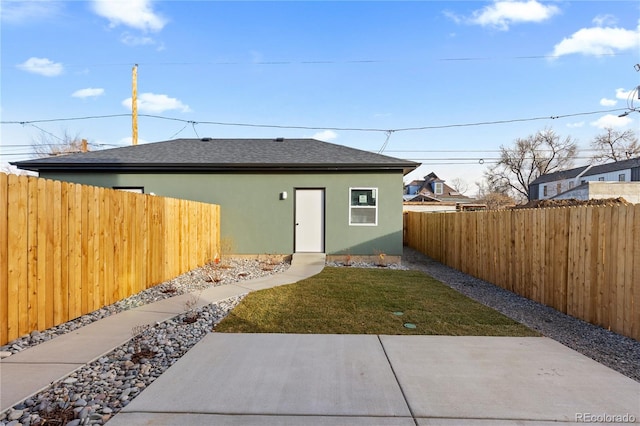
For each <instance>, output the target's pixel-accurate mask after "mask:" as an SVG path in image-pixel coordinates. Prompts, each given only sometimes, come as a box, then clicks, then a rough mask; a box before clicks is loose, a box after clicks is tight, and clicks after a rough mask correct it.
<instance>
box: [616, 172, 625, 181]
mask: <svg viewBox="0 0 640 426" xmlns="http://www.w3.org/2000/svg"><path fill="white" fill-rule="evenodd" d="M625 178H626V175H625V174H624V173H620V174H619V175H618V182H624V181H625Z"/></svg>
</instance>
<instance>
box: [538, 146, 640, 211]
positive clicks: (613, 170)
mask: <svg viewBox="0 0 640 426" xmlns="http://www.w3.org/2000/svg"><path fill="white" fill-rule="evenodd" d="M617 197H623V198H624V199H625V200H627V201H628V202H630V203H640V157H638V158H632V159H630V160H624V161H618V162H614V163H606V164H599V165H589V166H582V167H577V168H575V169H570V170H563V171H561V172H555V173H549V174H546V175H542V176H540V177H539V178H537V179H536V180H534V181H533V182H531V184H529V200H531V201H532V200H547V199H556V200H561V199H569V198H575V199H578V200H589V199H598V198H617Z"/></svg>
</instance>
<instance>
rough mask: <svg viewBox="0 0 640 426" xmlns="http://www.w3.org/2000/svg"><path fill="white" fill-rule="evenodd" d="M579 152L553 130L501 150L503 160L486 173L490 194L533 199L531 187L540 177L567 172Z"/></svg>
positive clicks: (567, 138) (569, 139)
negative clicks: (562, 171) (496, 193)
mask: <svg viewBox="0 0 640 426" xmlns="http://www.w3.org/2000/svg"><path fill="white" fill-rule="evenodd" d="M577 152H578V146H577V144H576V142H575V141H574V140H573V139H572V138H571V137H570V136H567V137H566V138H564V139H562V138H561V137H560V136H559V135H557V134H556V133H555V132H554V131H553V130H552V129H548V128H545V129H544V130H541V131H538V132H537V133H536V134H535V135H529V136H528V137H526V138H524V139H520V138H518V139H516V140H515V141H514V144H513V146H510V147H507V146H504V145H502V146H500V160H499V161H498V163H497V164H496V165H495V166H492V167H490V168H489V169H488V170H486V171H485V172H484V177H485V180H486V183H487V186H488V188H490V192H498V193H502V194H508V195H510V196H512V197H513V198H515V199H516V200H518V201H526V200H528V198H529V184H530V183H531V182H533V181H534V180H535V179H537V178H538V177H539V176H541V175H544V174H547V173H553V172H557V171H560V170H566V169H569V168H571V166H572V165H573V159H574V158H575V156H576V154H577Z"/></svg>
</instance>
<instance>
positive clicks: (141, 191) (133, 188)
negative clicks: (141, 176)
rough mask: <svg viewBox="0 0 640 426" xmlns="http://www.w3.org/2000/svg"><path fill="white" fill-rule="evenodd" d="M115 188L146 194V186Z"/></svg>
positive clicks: (115, 187) (116, 187)
mask: <svg viewBox="0 0 640 426" xmlns="http://www.w3.org/2000/svg"><path fill="white" fill-rule="evenodd" d="M113 189H117V190H119V191H126V192H135V193H136V194H144V186H114V187H113Z"/></svg>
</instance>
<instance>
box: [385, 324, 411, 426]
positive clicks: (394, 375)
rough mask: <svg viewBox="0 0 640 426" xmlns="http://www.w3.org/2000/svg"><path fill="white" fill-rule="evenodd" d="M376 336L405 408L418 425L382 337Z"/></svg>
mask: <svg viewBox="0 0 640 426" xmlns="http://www.w3.org/2000/svg"><path fill="white" fill-rule="evenodd" d="M376 337H377V338H378V342H380V347H381V348H382V352H383V353H384V356H385V358H386V359H387V363H389V368H391V372H392V373H393V378H394V379H396V383H397V384H398V387H399V388H400V392H401V393H402V398H403V399H404V403H405V404H407V408H408V409H409V413H410V414H411V418H412V419H413V423H415V425H416V426H419V425H418V420H417V419H416V415H415V414H414V412H413V410H412V409H411V405H410V404H409V400H407V395H406V394H405V393H404V389H402V384H401V383H400V380H398V375H397V374H396V370H394V369H393V365H392V364H391V360H390V359H389V355H388V354H387V350H386V349H385V347H384V343H382V339H381V338H380V335H379V334H378V335H376Z"/></svg>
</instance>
